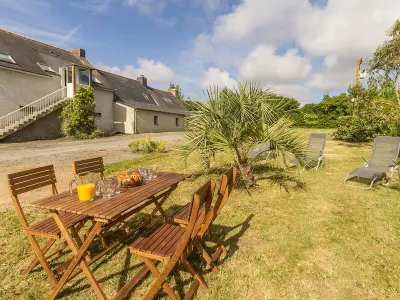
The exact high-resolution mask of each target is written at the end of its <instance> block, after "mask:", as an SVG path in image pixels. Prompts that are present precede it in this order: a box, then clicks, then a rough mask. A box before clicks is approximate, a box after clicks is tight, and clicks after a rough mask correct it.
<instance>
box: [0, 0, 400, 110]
mask: <svg viewBox="0 0 400 300" xmlns="http://www.w3.org/2000/svg"><path fill="white" fill-rule="evenodd" d="M399 2H400V1H397V0H384V1H380V2H379V3H378V2H376V1H374V0H352V1H348V0H329V1H328V0H312V1H311V2H309V1H308V0H298V1H292V0H63V1H62V0H57V1H51V0H34V1H33V0H0V27H1V28H3V29H7V30H10V31H13V32H16V33H19V34H22V35H25V36H29V37H32V38H35V39H38V40H41V41H44V42H47V43H51V44H53V45H57V46H59V47H62V48H65V49H72V48H77V47H80V48H84V49H86V51H87V57H88V59H89V61H90V62H92V63H93V64H94V65H95V66H97V67H99V68H103V69H107V70H109V71H112V72H115V73H119V74H122V75H125V76H128V77H136V76H138V75H140V74H142V73H143V74H144V75H146V76H147V77H148V80H149V84H151V85H153V86H156V87H159V88H163V89H166V88H167V87H168V84H169V82H174V83H177V84H180V85H181V86H182V88H183V91H184V93H185V95H186V96H190V97H191V98H192V99H203V98H204V96H203V94H202V88H204V87H205V86H207V85H209V84H217V85H228V86H229V85H232V84H234V83H235V81H236V80H242V79H254V80H259V81H261V82H262V83H263V84H265V85H266V86H267V87H272V88H273V89H274V90H275V91H276V92H278V93H280V94H284V95H288V96H292V97H295V98H296V99H298V100H300V101H301V102H302V103H303V104H304V103H308V102H318V101H319V100H320V98H321V95H322V94H323V93H325V92H329V93H331V94H335V93H338V92H341V91H344V90H346V89H347V87H348V86H349V85H350V84H352V83H353V81H354V71H355V61H356V59H357V58H358V57H370V56H371V55H372V52H373V50H374V49H375V48H376V46H377V45H379V44H380V43H381V42H383V41H384V39H385V35H384V31H385V30H386V29H387V28H388V27H390V25H391V24H392V23H393V22H394V20H395V19H396V17H397V16H396V13H395V12H396V11H399V10H400V3H399ZM366 18H367V19H368V22H365V20H366ZM361 23H362V24H363V26H359V24H361ZM365 32H368V35H365Z"/></svg>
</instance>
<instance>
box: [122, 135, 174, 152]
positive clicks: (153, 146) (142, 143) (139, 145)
mask: <svg viewBox="0 0 400 300" xmlns="http://www.w3.org/2000/svg"><path fill="white" fill-rule="evenodd" d="M128 147H129V149H131V150H132V151H133V152H142V153H152V152H165V150H166V149H167V147H168V142H167V141H152V140H151V138H150V137H149V136H148V137H147V138H146V139H140V140H136V141H133V142H130V143H129V145H128Z"/></svg>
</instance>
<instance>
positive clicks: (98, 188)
mask: <svg viewBox="0 0 400 300" xmlns="http://www.w3.org/2000/svg"><path fill="white" fill-rule="evenodd" d="M102 185H103V180H97V181H96V187H95V190H94V194H95V195H96V196H100V195H101V189H102Z"/></svg>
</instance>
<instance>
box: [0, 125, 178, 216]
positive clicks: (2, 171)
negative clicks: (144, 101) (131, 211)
mask: <svg viewBox="0 0 400 300" xmlns="http://www.w3.org/2000/svg"><path fill="white" fill-rule="evenodd" d="M148 135H150V136H151V137H152V139H153V140H167V141H168V144H169V145H174V144H176V143H177V142H178V141H179V140H180V139H181V133H175V132H168V133H153V134H138V135H134V136H132V135H117V136H112V137H106V138H101V139H96V140H85V141H80V140H64V139H58V140H48V141H34V142H26V143H11V144H5V143H4V144H1V143H0V210H4V209H7V208H8V207H9V206H10V201H11V200H10V196H9V193H8V187H7V180H6V175H7V174H8V173H12V172H18V171H21V170H25V169H29V168H34V167H38V166H43V165H46V164H53V165H54V168H55V171H56V176H57V181H58V184H57V187H58V190H59V191H64V190H67V189H68V182H69V181H70V180H71V178H72V172H71V164H72V161H74V160H78V159H86V158H90V157H96V156H102V157H103V158H104V162H105V163H106V164H107V163H112V162H117V161H121V160H127V159H133V158H135V157H137V156H138V155H137V154H133V153H131V152H130V151H129V150H128V144H129V142H131V141H133V140H137V139H141V138H145V137H146V136H148ZM48 192H49V191H48V189H47V188H44V189H40V190H38V191H37V192H35V193H33V194H31V193H28V194H29V197H30V198H29V199H23V200H24V201H28V200H34V199H37V198H40V197H43V196H45V195H48Z"/></svg>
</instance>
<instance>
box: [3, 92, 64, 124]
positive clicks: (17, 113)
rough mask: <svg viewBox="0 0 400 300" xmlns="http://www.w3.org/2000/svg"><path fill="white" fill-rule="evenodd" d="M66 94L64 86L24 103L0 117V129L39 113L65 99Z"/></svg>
mask: <svg viewBox="0 0 400 300" xmlns="http://www.w3.org/2000/svg"><path fill="white" fill-rule="evenodd" d="M66 96H67V87H66V86H65V87H63V88H61V89H59V90H57V91H54V92H52V93H51V94H48V95H46V96H44V97H42V98H40V99H38V100H35V101H33V102H31V103H29V104H27V105H25V106H24V107H21V108H19V109H17V110H14V111H13V112H10V113H8V114H6V115H5V116H2V117H0V129H5V128H6V127H7V126H10V125H12V124H15V123H17V122H18V121H21V120H22V119H24V118H25V117H27V116H29V115H32V114H37V113H40V112H41V111H43V110H44V109H46V108H48V107H49V106H51V105H54V104H56V103H57V102H59V101H61V100H63V99H65V98H66Z"/></svg>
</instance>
